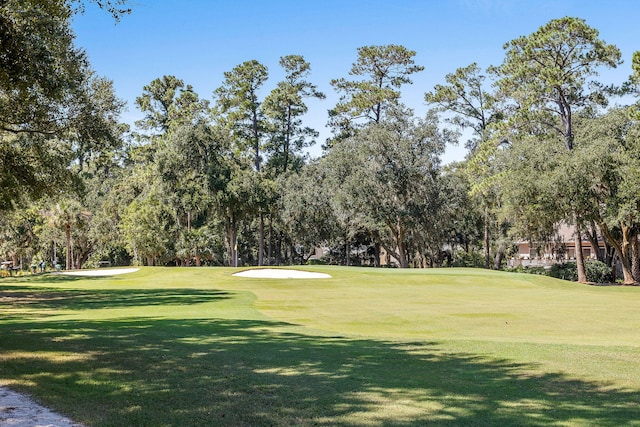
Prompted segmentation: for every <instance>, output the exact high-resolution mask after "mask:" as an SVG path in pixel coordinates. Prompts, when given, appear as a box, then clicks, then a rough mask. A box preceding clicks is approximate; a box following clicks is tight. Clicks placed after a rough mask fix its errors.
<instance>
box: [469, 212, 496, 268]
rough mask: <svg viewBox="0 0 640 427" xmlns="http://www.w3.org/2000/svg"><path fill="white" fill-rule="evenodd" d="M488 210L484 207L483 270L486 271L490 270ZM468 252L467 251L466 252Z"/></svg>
mask: <svg viewBox="0 0 640 427" xmlns="http://www.w3.org/2000/svg"><path fill="white" fill-rule="evenodd" d="M488 210H489V208H488V207H487V206H485V207H484V221H483V222H484V268H486V269H487V270H488V269H490V268H491V248H490V244H491V241H490V235H489V213H488ZM467 252H468V250H467Z"/></svg>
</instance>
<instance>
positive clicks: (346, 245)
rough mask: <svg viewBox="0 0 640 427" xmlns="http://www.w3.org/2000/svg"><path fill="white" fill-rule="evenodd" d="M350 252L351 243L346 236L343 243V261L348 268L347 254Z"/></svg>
mask: <svg viewBox="0 0 640 427" xmlns="http://www.w3.org/2000/svg"><path fill="white" fill-rule="evenodd" d="M350 252H351V241H350V240H349V237H348V236H347V237H346V238H345V243H344V255H345V256H344V259H345V265H346V266H347V267H349V254H350Z"/></svg>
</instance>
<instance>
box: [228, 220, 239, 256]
mask: <svg viewBox="0 0 640 427" xmlns="http://www.w3.org/2000/svg"><path fill="white" fill-rule="evenodd" d="M226 234H227V236H226V237H227V239H226V240H227V253H228V254H229V266H230V267H237V266H238V233H237V230H236V224H235V219H234V218H233V215H229V216H228V217H227V225H226Z"/></svg>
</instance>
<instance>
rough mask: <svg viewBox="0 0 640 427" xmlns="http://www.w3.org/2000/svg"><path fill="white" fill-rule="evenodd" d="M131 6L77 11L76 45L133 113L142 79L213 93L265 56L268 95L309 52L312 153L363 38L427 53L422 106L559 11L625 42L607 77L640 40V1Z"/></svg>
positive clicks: (234, 0) (616, 76)
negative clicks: (286, 67)
mask: <svg viewBox="0 0 640 427" xmlns="http://www.w3.org/2000/svg"><path fill="white" fill-rule="evenodd" d="M130 4H131V6H132V8H133V12H132V14H131V15H127V16H124V17H123V18H122V20H121V21H120V22H119V23H118V24H115V23H114V21H113V19H112V18H111V17H110V16H109V15H108V14H107V13H105V12H103V11H100V10H99V9H98V8H97V7H93V6H88V7H87V10H86V12H85V13H84V15H79V16H76V17H75V20H74V25H73V27H74V30H75V32H76V36H77V39H76V43H77V45H78V46H80V47H82V48H83V49H85V51H86V52H87V54H88V56H89V59H90V61H91V64H92V66H93V68H94V70H96V72H97V73H98V74H99V75H101V76H105V77H108V78H110V79H112V80H113V81H114V83H115V87H116V92H117V95H118V96H119V97H120V98H122V99H124V100H126V101H127V102H128V105H129V107H128V111H127V112H126V113H125V114H124V116H123V120H124V121H126V122H129V123H133V121H134V120H136V119H138V118H140V117H141V113H140V112H139V111H138V110H137V109H136V107H135V104H134V100H135V98H136V97H137V96H139V95H140V94H141V92H142V87H143V86H144V85H146V84H148V83H149V82H151V81H152V80H153V79H155V78H157V77H161V76H163V75H170V74H171V75H175V76H177V77H178V78H181V79H182V80H184V81H185V83H187V84H191V85H192V86H193V87H194V89H195V91H196V92H197V93H198V94H199V95H200V97H202V98H206V99H211V98H212V93H213V91H214V90H215V89H216V88H217V87H218V86H220V84H221V83H222V80H223V73H224V72H225V71H229V70H231V69H232V68H233V67H235V66H236V65H238V64H240V63H242V62H244V61H247V60H251V59H256V60H258V61H260V62H261V63H263V64H264V65H266V66H267V67H268V68H269V75H270V78H269V81H268V82H267V83H266V84H265V86H264V89H263V95H264V96H266V95H267V94H268V92H269V91H270V90H271V89H272V88H273V87H275V85H276V83H277V82H278V81H279V80H280V79H281V77H282V72H281V70H280V68H279V65H278V61H279V58H280V57H281V56H284V55H289V54H300V55H303V56H304V57H305V59H306V60H307V61H309V62H310V63H311V69H312V72H311V75H310V78H309V79H310V80H311V81H312V82H313V83H315V84H316V85H318V87H319V88H320V89H321V90H322V91H323V92H325V94H326V95H327V99H325V100H323V101H310V102H309V103H308V105H309V113H308V114H307V117H306V118H305V123H306V124H307V125H308V126H311V127H313V128H315V129H317V130H318V131H319V132H320V134H321V135H320V139H319V141H318V144H317V145H316V148H313V149H311V151H310V152H311V154H312V155H314V156H315V155H319V154H320V152H321V150H320V145H321V143H322V142H323V141H324V139H325V138H326V137H328V136H329V131H328V130H327V129H326V128H325V124H326V121H327V110H328V109H330V108H331V107H333V106H334V105H335V103H336V101H337V99H338V95H337V94H336V93H335V92H334V91H333V89H332V87H331V86H330V85H329V81H330V80H331V79H333V78H339V77H348V72H349V69H350V68H351V64H352V63H353V62H354V61H355V60H356V55H357V51H356V50H357V48H358V47H360V46H366V45H384V44H392V43H393V44H401V45H403V46H405V47H407V48H408V49H411V50H415V51H416V52H417V54H416V56H415V60H416V63H417V64H420V65H423V66H424V67H425V70H424V71H423V72H421V73H419V74H416V75H414V78H413V80H414V84H413V85H408V86H405V87H404V88H403V101H404V102H405V103H406V104H407V105H409V106H410V107H411V108H413V109H414V110H415V111H416V113H417V114H419V115H422V114H423V113H424V112H425V111H426V109H427V106H426V104H425V102H424V93H425V92H428V91H430V90H432V88H433V86H434V85H436V84H439V83H444V78H445V75H446V74H447V73H451V72H453V71H455V70H456V69H457V68H459V67H463V66H467V65H469V64H470V63H472V62H477V63H478V64H479V65H480V66H481V67H483V68H485V67H487V66H489V65H498V64H500V63H501V62H502V59H503V57H504V50H503V45H504V44H505V43H506V42H508V41H510V40H512V39H514V38H516V37H519V36H522V35H528V34H531V33H532V32H534V31H535V30H537V29H538V28H539V27H540V26H542V25H544V24H545V23H547V22H548V21H550V20H551V19H554V18H561V17H564V16H574V17H579V18H582V19H585V20H586V22H587V24H588V25H590V26H592V27H594V28H596V29H598V30H599V31H600V38H601V39H603V40H605V41H606V42H608V43H611V44H614V45H616V46H618V48H620V50H621V51H622V54H623V60H624V63H623V64H622V65H621V66H620V67H619V68H618V69H616V70H612V71H605V70H602V72H601V79H602V80H603V81H604V82H605V83H621V82H622V81H623V80H624V79H626V78H627V77H628V75H629V74H630V70H631V56H632V54H633V52H634V51H635V50H640V1H639V0H608V1H606V2H605V1H601V0H538V1H534V0H531V1H526V0H422V1H420V0H388V1H382V0H368V1H366V0H270V1H267V0H262V1H260V0H227V1H224V0H130ZM464 154H465V150H464V148H463V144H460V146H458V147H450V148H449V149H447V153H446V154H445V157H444V159H443V160H444V161H445V162H449V161H452V160H462V158H463V157H464Z"/></svg>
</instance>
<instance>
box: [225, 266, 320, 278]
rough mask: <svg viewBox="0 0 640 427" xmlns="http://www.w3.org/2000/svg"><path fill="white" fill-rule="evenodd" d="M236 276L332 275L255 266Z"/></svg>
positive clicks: (306, 276) (301, 276)
mask: <svg viewBox="0 0 640 427" xmlns="http://www.w3.org/2000/svg"><path fill="white" fill-rule="evenodd" d="M232 276H236V277H250V278H254V279H330V278H331V275H329V274H326V273H316V272H313V271H301V270H281V269H276V268H254V269H251V270H244V271H240V272H238V273H233V274H232Z"/></svg>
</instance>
